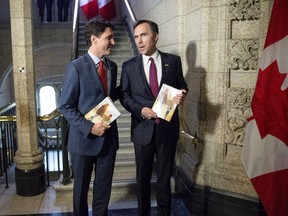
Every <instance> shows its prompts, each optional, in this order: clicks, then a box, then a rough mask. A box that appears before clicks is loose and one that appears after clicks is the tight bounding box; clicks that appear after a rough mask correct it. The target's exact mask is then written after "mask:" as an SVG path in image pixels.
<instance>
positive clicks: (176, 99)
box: [173, 89, 187, 105]
mask: <svg viewBox="0 0 288 216" xmlns="http://www.w3.org/2000/svg"><path fill="white" fill-rule="evenodd" d="M181 91H182V92H181V93H180V94H177V95H176V96H175V97H174V98H173V102H174V103H176V104H177V105H180V104H182V103H183V102H184V100H185V96H186V93H187V91H186V90H185V89H181Z"/></svg>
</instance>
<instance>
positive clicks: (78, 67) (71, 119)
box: [59, 53, 119, 155]
mask: <svg viewBox="0 0 288 216" xmlns="http://www.w3.org/2000/svg"><path fill="white" fill-rule="evenodd" d="M106 60H107V59H106ZM107 62H108V64H109V66H110V71H111V82H110V86H111V87H110V94H109V96H110V97H111V99H112V100H113V101H114V100H116V99H117V92H116V81H117V65H116V63H115V62H112V61H110V60H107ZM105 97H106V96H105V93H104V89H103V87H102V84H101V81H100V78H99V76H98V74H97V71H96V68H95V65H94V62H93V60H92V58H91V57H90V56H89V54H88V53H86V54H85V55H84V56H82V57H80V58H78V59H76V60H74V61H72V62H70V63H69V64H68V66H67V68H66V72H65V75H64V79H63V83H62V92H61V95H60V102H59V103H60V106H59V111H60V112H61V113H62V114H63V116H64V117H65V118H66V119H67V121H68V123H69V133H68V150H69V151H70V152H74V153H77V154H81V155H97V154H98V153H99V152H100V150H101V148H102V145H103V142H104V139H109V142H113V144H114V146H115V148H116V150H117V149H118V146H119V141H118V131H117V123H116V121H114V122H112V123H111V128H110V129H109V130H108V131H106V132H105V134H104V136H101V137H99V136H95V135H92V134H91V133H90V131H91V128H92V127H93V123H92V122H90V121H88V120H86V119H85V118H84V115H85V114H86V113H87V112H88V111H90V110H91V109H92V108H93V107H95V106H96V105H97V104H99V103H100V102H101V101H102V100H103V99H104V98H105Z"/></svg>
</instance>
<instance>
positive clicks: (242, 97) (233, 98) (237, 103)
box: [225, 88, 254, 146]
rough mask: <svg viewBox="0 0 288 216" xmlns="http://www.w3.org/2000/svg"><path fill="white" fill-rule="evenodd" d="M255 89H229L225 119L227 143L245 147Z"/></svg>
mask: <svg viewBox="0 0 288 216" xmlns="http://www.w3.org/2000/svg"><path fill="white" fill-rule="evenodd" d="M253 92H254V89H246V88H229V89H228V92H227V94H228V95H227V114H226V117H225V143H226V144H228V145H238V146H243V140H244V132H245V130H244V129H245V125H246V123H247V119H248V118H249V117H250V116H251V109H250V106H251V101H252V96H253Z"/></svg>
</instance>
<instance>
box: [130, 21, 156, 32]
mask: <svg viewBox="0 0 288 216" xmlns="http://www.w3.org/2000/svg"><path fill="white" fill-rule="evenodd" d="M143 23H148V25H149V26H150V28H151V30H152V32H153V33H154V34H159V28H158V25H157V24H156V23H155V22H153V21H151V20H145V19H143V20H139V21H138V22H137V23H135V25H134V27H133V29H134V30H135V28H136V27H137V26H138V25H140V24H143Z"/></svg>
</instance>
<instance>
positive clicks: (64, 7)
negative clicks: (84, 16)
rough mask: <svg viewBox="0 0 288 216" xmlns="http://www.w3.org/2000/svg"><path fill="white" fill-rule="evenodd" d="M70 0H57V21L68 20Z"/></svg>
mask: <svg viewBox="0 0 288 216" xmlns="http://www.w3.org/2000/svg"><path fill="white" fill-rule="evenodd" d="M70 1H71V0H58V1H57V6H58V21H59V22H63V21H67V20H68V12H69V11H68V9H69V5H70Z"/></svg>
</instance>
